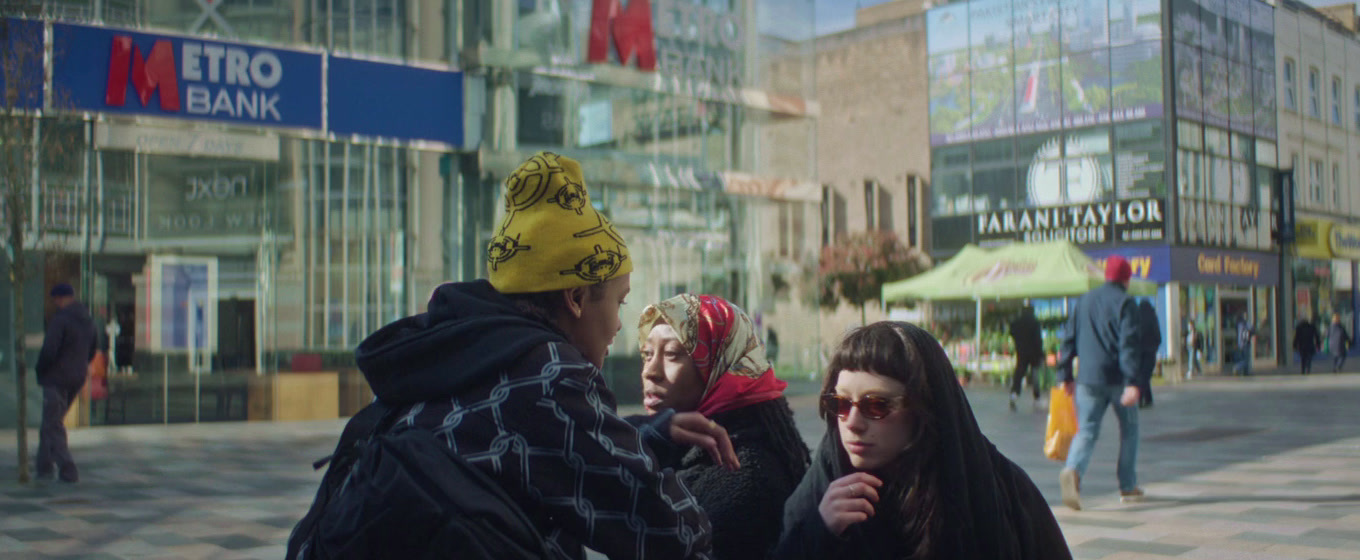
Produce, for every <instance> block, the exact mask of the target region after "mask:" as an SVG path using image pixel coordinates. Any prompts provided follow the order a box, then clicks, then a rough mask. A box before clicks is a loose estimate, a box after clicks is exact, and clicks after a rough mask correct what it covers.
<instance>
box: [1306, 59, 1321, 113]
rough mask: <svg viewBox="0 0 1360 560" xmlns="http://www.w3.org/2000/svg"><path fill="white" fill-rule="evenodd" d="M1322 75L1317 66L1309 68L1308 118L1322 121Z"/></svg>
mask: <svg viewBox="0 0 1360 560" xmlns="http://www.w3.org/2000/svg"><path fill="white" fill-rule="evenodd" d="M1321 81H1322V73H1321V72H1319V71H1318V69H1317V67H1316V66H1309V67H1308V116H1310V117H1312V118H1315V119H1317V120H1322V99H1321V95H1322V92H1321V91H1320V90H1321V89H1322V84H1321V83H1320V82H1321Z"/></svg>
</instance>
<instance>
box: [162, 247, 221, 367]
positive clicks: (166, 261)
mask: <svg viewBox="0 0 1360 560" xmlns="http://www.w3.org/2000/svg"><path fill="white" fill-rule="evenodd" d="M147 266H148V267H149V268H150V271H149V272H150V286H151V289H150V292H151V293H150V296H151V302H150V303H151V313H150V316H151V325H150V328H149V329H148V331H147V334H148V337H149V342H150V346H151V351H153V352H166V351H189V350H190V349H191V345H192V349H193V350H195V351H208V352H211V351H212V350H213V349H214V348H216V346H217V259H216V258H213V257H181V256H160V255H152V256H151V257H150V259H149V260H148V263H147Z"/></svg>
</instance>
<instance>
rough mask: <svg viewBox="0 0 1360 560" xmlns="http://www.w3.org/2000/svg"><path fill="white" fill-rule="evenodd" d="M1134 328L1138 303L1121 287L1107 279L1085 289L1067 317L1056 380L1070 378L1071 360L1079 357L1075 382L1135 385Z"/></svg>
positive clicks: (1136, 335)
mask: <svg viewBox="0 0 1360 560" xmlns="http://www.w3.org/2000/svg"><path fill="white" fill-rule="evenodd" d="M1138 330H1139V329H1138V306H1137V304H1135V303H1134V300H1133V298H1130V297H1129V296H1128V294H1127V293H1126V292H1125V290H1124V288H1123V287H1122V286H1120V285H1119V284H1116V283H1113V282H1108V283H1106V284H1103V285H1101V286H1100V287H1099V288H1096V289H1094V290H1091V291H1090V292H1087V293H1086V295H1084V296H1082V297H1081V299H1080V300H1078V301H1077V305H1076V306H1074V307H1073V308H1072V312H1071V314H1070V315H1068V317H1067V328H1066V329H1065V332H1064V334H1063V342H1062V354H1061V357H1060V359H1059V362H1058V381H1070V380H1071V379H1072V361H1073V360H1074V359H1075V358H1076V357H1077V356H1081V371H1079V372H1077V382H1078V383H1085V384H1087V385H1096V386H1100V385H1115V386H1124V387H1127V386H1130V385H1136V384H1137V381H1138V349H1139V342H1138V338H1139V333H1138Z"/></svg>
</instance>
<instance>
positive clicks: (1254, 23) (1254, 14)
mask: <svg viewBox="0 0 1360 560" xmlns="http://www.w3.org/2000/svg"><path fill="white" fill-rule="evenodd" d="M1250 5H1251V10H1250V11H1251V31H1250V33H1251V64H1252V66H1255V67H1256V68H1258V69H1260V70H1269V71H1271V72H1274V71H1275V9H1274V8H1272V7H1271V6H1270V5H1269V4H1266V3H1265V2H1260V1H1252V2H1251V3H1250Z"/></svg>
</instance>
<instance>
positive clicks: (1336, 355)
mask: <svg viewBox="0 0 1360 560" xmlns="http://www.w3.org/2000/svg"><path fill="white" fill-rule="evenodd" d="M1327 347H1328V348H1329V349H1331V352H1332V373H1339V372H1340V371H1341V366H1344V365H1346V352H1347V351H1349V350H1350V349H1351V334H1350V333H1349V332H1346V327H1345V326H1344V325H1342V324H1341V314H1340V313H1332V324H1331V326H1329V327H1327Z"/></svg>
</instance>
